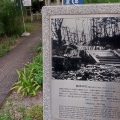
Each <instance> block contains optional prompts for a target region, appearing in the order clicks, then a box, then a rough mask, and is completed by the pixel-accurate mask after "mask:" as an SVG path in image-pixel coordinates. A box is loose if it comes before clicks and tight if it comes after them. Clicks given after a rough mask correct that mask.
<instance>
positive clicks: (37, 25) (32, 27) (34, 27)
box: [26, 23, 41, 33]
mask: <svg viewBox="0 0 120 120" xmlns="http://www.w3.org/2000/svg"><path fill="white" fill-rule="evenodd" d="M40 27H41V26H40V23H26V31H27V32H30V33H31V32H33V31H36V30H38V29H40Z"/></svg>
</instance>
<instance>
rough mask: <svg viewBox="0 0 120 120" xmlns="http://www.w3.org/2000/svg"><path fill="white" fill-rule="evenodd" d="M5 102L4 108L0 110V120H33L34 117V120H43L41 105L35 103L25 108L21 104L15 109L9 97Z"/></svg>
mask: <svg viewBox="0 0 120 120" xmlns="http://www.w3.org/2000/svg"><path fill="white" fill-rule="evenodd" d="M7 102H8V105H7V106H6V108H5V109H3V110H2V111H1V112H0V120H18V119H19V120H33V119H34V118H35V120H43V107H42V106H38V105H37V106H32V107H31V108H29V109H27V108H26V107H25V106H22V105H21V106H18V107H17V109H16V108H15V106H14V104H13V102H12V99H11V98H8V99H7ZM16 114H17V115H19V116H17V115H16ZM18 117H19V118H18Z"/></svg>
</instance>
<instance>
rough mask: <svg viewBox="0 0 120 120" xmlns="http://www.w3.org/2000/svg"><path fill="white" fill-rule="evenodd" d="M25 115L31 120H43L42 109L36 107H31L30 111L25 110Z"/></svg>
mask: <svg viewBox="0 0 120 120" xmlns="http://www.w3.org/2000/svg"><path fill="white" fill-rule="evenodd" d="M26 114H27V116H30V117H31V118H32V119H33V120H43V107H42V106H38V105H37V106H32V107H31V108H30V109H27V110H26Z"/></svg>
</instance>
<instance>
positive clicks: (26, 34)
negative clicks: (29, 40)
mask: <svg viewBox="0 0 120 120" xmlns="http://www.w3.org/2000/svg"><path fill="white" fill-rule="evenodd" d="M21 36H26V37H27V36H30V33H28V32H24V33H23V34H22V35H21Z"/></svg>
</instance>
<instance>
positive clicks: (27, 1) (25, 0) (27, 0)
mask: <svg viewBox="0 0 120 120" xmlns="http://www.w3.org/2000/svg"><path fill="white" fill-rule="evenodd" d="M23 6H32V3H31V0H23Z"/></svg>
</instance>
